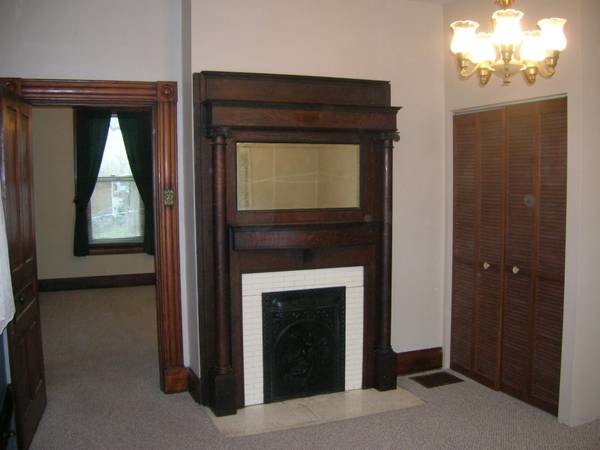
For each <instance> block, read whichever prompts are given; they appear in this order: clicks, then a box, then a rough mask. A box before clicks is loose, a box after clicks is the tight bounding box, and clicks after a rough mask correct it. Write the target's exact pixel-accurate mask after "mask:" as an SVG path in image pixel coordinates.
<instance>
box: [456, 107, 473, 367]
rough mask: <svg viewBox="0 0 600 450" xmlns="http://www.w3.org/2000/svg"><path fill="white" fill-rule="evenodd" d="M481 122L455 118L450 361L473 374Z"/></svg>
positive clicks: (466, 117)
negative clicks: (478, 167)
mask: <svg viewBox="0 0 600 450" xmlns="http://www.w3.org/2000/svg"><path fill="white" fill-rule="evenodd" d="M478 141H479V124H478V120H477V116H476V115H473V114H469V115H463V116H456V117H455V118H454V219H453V249H452V250H453V258H452V259H453V261H452V319H451V320H452V322H451V327H452V334H451V344H450V345H451V352H450V365H451V367H452V368H453V369H455V370H458V371H460V372H463V373H466V374H470V373H471V369H472V367H473V343H474V339H473V331H474V327H473V319H474V313H475V305H474V303H475V291H476V273H477V269H476V266H477V261H478V259H479V255H478V249H477V246H476V241H477V240H476V235H477V232H478V225H477V223H476V220H475V218H476V216H477V198H478V175H477V172H478V170H477V166H478V160H479V155H478Z"/></svg>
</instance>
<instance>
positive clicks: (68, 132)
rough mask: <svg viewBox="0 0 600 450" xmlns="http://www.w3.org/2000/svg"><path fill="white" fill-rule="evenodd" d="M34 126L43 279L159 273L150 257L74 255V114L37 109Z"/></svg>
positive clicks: (38, 241) (40, 273) (40, 275)
mask: <svg viewBox="0 0 600 450" xmlns="http://www.w3.org/2000/svg"><path fill="white" fill-rule="evenodd" d="M32 125H33V126H32V136H31V148H32V151H33V187H34V195H35V207H34V212H35V226H36V233H35V241H36V249H37V269H38V278H39V279H42V280H43V279H50V278H75V277H91V276H99V275H117V274H129V273H149V272H154V257H153V256H149V255H145V254H126V255H90V256H84V257H76V256H73V235H74V232H75V208H74V205H73V198H74V197H75V161H74V158H75V150H74V143H73V109H72V108H38V107H35V108H33V114H32Z"/></svg>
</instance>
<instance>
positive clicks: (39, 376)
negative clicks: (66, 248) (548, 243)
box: [0, 90, 46, 448]
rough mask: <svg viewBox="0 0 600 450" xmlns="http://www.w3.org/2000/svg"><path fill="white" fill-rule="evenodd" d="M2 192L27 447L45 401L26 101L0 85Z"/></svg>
mask: <svg viewBox="0 0 600 450" xmlns="http://www.w3.org/2000/svg"><path fill="white" fill-rule="evenodd" d="M0 104H1V110H2V119H1V122H0V131H1V132H0V135H1V136H2V143H1V145H2V146H1V174H2V192H3V195H5V198H4V209H5V211H4V212H5V216H6V223H7V230H6V231H7V238H8V247H9V258H10V268H11V275H12V284H13V292H14V298H15V306H16V312H15V317H14V319H13V321H12V322H11V323H10V325H9V327H8V330H9V333H8V336H9V351H10V366H11V378H12V381H11V382H12V385H13V386H14V391H15V409H16V418H17V435H18V441H19V447H20V448H28V447H29V445H30V443H31V440H32V438H33V435H34V433H35V429H36V428H37V425H38V423H39V421H40V419H41V416H42V414H43V412H44V408H45V406H46V385H45V380H44V359H43V354H42V335H41V328H40V307H39V302H38V297H37V284H36V259H35V235H34V224H33V176H32V175H33V174H32V155H31V142H30V135H31V106H29V105H28V104H26V103H25V102H23V101H22V100H20V99H19V98H18V97H16V96H14V95H12V94H8V93H5V92H3V91H1V90H0Z"/></svg>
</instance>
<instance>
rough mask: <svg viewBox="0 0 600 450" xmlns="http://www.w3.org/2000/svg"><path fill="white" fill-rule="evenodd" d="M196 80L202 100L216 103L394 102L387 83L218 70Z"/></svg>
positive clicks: (196, 76)
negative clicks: (229, 101)
mask: <svg viewBox="0 0 600 450" xmlns="http://www.w3.org/2000/svg"><path fill="white" fill-rule="evenodd" d="M194 77H195V81H194V84H197V85H198V87H199V88H201V89H202V91H203V97H204V98H210V99H215V100H242V101H262V102H264V101H270V102H286V103H290V102H297V101H298V99H301V100H302V101H304V102H307V103H318V104H335V105H362V106H389V105H390V100H391V89H390V84H389V82H387V81H378V80H357V79H345V78H328V77H312V76H310V77H309V76H302V75H300V76H299V75H279V74H256V73H243V72H217V71H207V72H202V74H194ZM394 128H395V127H394Z"/></svg>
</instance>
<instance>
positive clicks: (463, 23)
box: [450, 20, 479, 54]
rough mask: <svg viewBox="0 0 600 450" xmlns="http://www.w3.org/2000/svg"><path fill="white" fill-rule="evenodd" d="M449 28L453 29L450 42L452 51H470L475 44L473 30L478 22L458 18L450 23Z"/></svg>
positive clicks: (475, 29)
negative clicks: (458, 19)
mask: <svg viewBox="0 0 600 450" xmlns="http://www.w3.org/2000/svg"><path fill="white" fill-rule="evenodd" d="M450 28H452V30H453V31H454V35H453V36H452V43H451V44H450V50H451V51H452V53H454V54H457V53H463V54H469V53H471V51H472V50H473V46H474V45H475V32H476V31H477V28H479V24H478V23H477V22H473V21H472V20H460V21H458V22H453V23H452V24H450Z"/></svg>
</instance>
